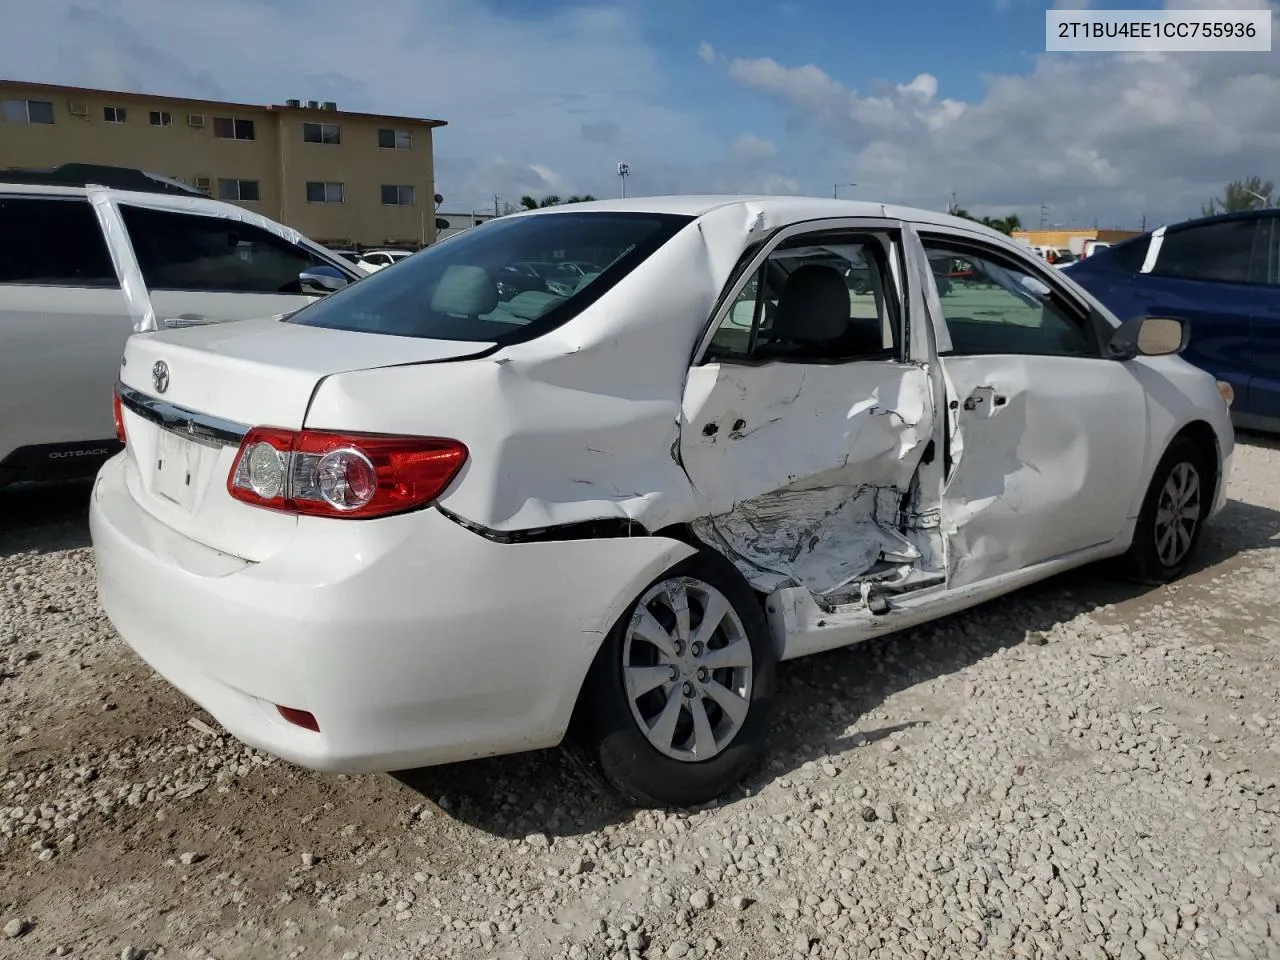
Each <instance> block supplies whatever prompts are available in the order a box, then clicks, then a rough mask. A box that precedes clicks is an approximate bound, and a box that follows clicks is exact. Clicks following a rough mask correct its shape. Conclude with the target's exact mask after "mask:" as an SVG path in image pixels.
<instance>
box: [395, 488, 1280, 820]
mask: <svg viewBox="0 0 1280 960" xmlns="http://www.w3.org/2000/svg"><path fill="white" fill-rule="evenodd" d="M1277 538H1280V511H1276V510H1270V509H1268V508H1265V507H1259V506H1255V505H1252V504H1247V503H1242V502H1240V501H1237V500H1232V501H1229V502H1228V503H1227V505H1226V507H1224V508H1223V511H1222V513H1221V514H1220V515H1219V517H1218V519H1217V520H1216V521H1215V522H1214V523H1213V524H1212V525H1211V526H1209V527H1207V528H1206V530H1205V535H1204V539H1203V540H1202V542H1201V545H1200V552H1199V554H1198V559H1197V562H1196V565H1195V567H1194V568H1193V569H1192V571H1191V573H1190V575H1194V574H1196V573H1198V572H1200V571H1202V570H1204V569H1205V568H1207V567H1212V566H1216V565H1217V564H1220V563H1222V562H1224V561H1226V560H1229V559H1231V558H1233V557H1235V556H1236V555H1237V554H1240V553H1242V552H1245V551H1249V550H1257V549H1262V548H1267V547H1274V546H1277V545H1280V539H1277ZM1151 591H1152V588H1150V587H1144V586H1140V585H1137V584H1134V583H1131V582H1128V581H1125V580H1123V579H1120V578H1119V577H1117V576H1116V575H1115V572H1114V571H1113V570H1112V569H1110V568H1109V567H1108V566H1107V565H1096V566H1092V567H1086V568H1084V569H1082V570H1077V571H1073V572H1070V573H1066V574H1062V575H1061V576H1058V577H1055V578H1053V579H1051V580H1046V581H1045V582H1044V583H1041V584H1036V585H1034V586H1031V587H1027V588H1025V589H1023V590H1021V591H1019V592H1017V593H1015V594H1012V595H1010V596H1007V597H1002V598H1000V599H997V600H992V601H990V602H988V603H986V604H983V605H982V606H980V607H977V608H975V609H973V610H969V611H966V612H964V613H960V614H956V615H954V616H951V617H947V618H943V619H941V620H938V621H935V622H934V623H931V624H926V625H924V626H921V627H916V628H913V629H910V630H906V631H903V632H902V633H899V634H893V635H890V636H887V637H881V638H878V639H876V640H871V641H868V642H867V643H864V644H860V645H858V646H855V647H850V648H846V649H844V650H836V651H833V652H831V653H826V654H821V655H818V656H813V657H805V658H803V659H800V660H794V661H790V662H788V663H784V664H782V665H781V666H780V668H779V670H778V688H777V694H776V696H775V698H774V718H773V723H772V726H771V729H770V735H769V741H768V746H767V748H766V753H765V758H764V761H763V763H762V764H761V765H760V766H759V767H758V768H757V769H756V770H755V771H754V772H753V773H752V774H750V775H749V776H748V777H747V779H746V781H745V782H744V784H743V787H744V788H745V790H746V791H750V792H751V793H755V792H757V791H759V790H760V789H762V788H763V787H765V786H767V785H768V784H769V783H771V782H772V781H773V780H775V779H776V778H778V777H781V776H786V775H787V774H788V773H790V772H792V771H795V770H797V769H798V768H800V767H801V766H802V765H803V764H805V763H806V762H808V761H810V760H819V759H821V758H823V757H826V756H829V755H830V756H839V755H844V754H847V753H849V752H851V751H854V750H863V749H867V748H868V747H872V746H874V745H875V744H876V741H878V740H882V739H884V738H886V737H888V736H890V735H891V734H893V733H896V732H898V731H900V730H905V729H908V728H909V727H912V726H918V725H921V724H922V723H927V722H928V721H927V719H924V720H922V719H921V718H920V717H919V715H913V716H911V717H891V718H889V722H887V723H885V722H883V721H881V723H882V725H880V726H876V727H868V726H866V725H865V718H866V717H867V715H868V714H870V713H872V712H873V711H876V710H878V709H880V708H881V706H882V705H883V704H884V703H885V701H886V700H888V699H889V698H890V697H892V696H893V695H894V694H896V693H899V692H901V691H903V690H906V689H908V688H910V687H913V686H916V685H917V684H920V683H924V682H926V681H929V680H932V679H934V678H936V677H939V676H943V675H950V674H954V673H957V672H959V671H962V670H964V669H965V668H967V667H969V666H971V665H972V664H974V663H977V662H978V661H980V660H983V659H985V658H987V657H989V656H991V655H992V654H994V653H995V652H996V651H997V650H1000V649H1002V648H1005V647H1012V646H1016V645H1018V644H1021V643H1023V642H1025V640H1026V639H1027V635H1028V634H1029V633H1039V632H1044V631H1047V630H1050V629H1051V628H1052V627H1054V626H1055V625H1056V624H1058V623H1061V622H1063V621H1065V620H1070V619H1071V618H1072V617H1075V616H1077V615H1079V614H1081V613H1088V612H1090V611H1094V610H1097V609H1098V608H1099V607H1103V606H1106V605H1109V604H1116V603H1123V602H1124V601H1127V600H1133V599H1135V598H1138V597H1140V596H1142V595H1143V594H1145V593H1148V592H1151ZM854 727H857V730H856V732H855V731H854V729H853V728H854ZM396 779H398V780H399V781H400V782H402V783H404V784H405V785H406V786H408V787H410V788H411V789H413V790H415V791H417V792H418V793H420V794H422V795H423V796H424V797H426V798H428V799H430V800H432V801H436V802H438V801H440V799H441V797H444V806H443V809H445V811H446V812H447V813H448V814H449V815H450V816H452V817H454V818H456V819H457V820H458V821H460V822H462V823H465V824H468V825H470V826H472V827H475V828H476V829H479V830H482V831H484V832H485V833H488V834H491V835H494V836H499V837H506V838H520V837H524V836H526V835H528V834H530V833H532V832H534V831H541V832H545V833H547V834H549V835H551V836H553V837H555V836H580V835H583V834H587V833H591V832H594V831H598V830H600V829H602V828H604V827H607V826H609V825H610V824H614V823H619V822H621V821H624V820H626V819H628V818H630V816H631V815H632V811H631V810H630V809H629V808H628V807H626V806H625V805H624V804H622V803H620V802H619V801H618V800H617V799H616V798H615V797H613V796H612V795H610V794H607V793H604V792H602V791H601V790H599V789H598V788H597V787H596V786H595V784H594V783H593V782H591V781H590V780H588V779H587V778H586V777H584V776H582V775H581V774H579V773H578V771H577V768H576V767H574V766H573V765H572V763H571V762H570V761H569V760H568V759H567V758H566V757H564V756H563V754H561V753H560V751H557V750H544V751H539V752H538V753H532V754H518V755H514V756H509V757H497V758H493V759H488V760H477V761H473V762H471V763H463V764H454V765H451V766H447V767H434V768H427V769H423V770H415V771H406V772H402V773H399V774H396ZM869 786H870V785H869ZM742 796H743V791H742V790H739V791H735V792H734V793H731V794H730V795H729V796H728V797H726V798H725V802H726V803H732V802H733V801H735V800H737V799H739V798H740V797H742Z"/></svg>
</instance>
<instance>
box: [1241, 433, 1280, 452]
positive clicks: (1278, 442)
mask: <svg viewBox="0 0 1280 960" xmlns="http://www.w3.org/2000/svg"><path fill="white" fill-rule="evenodd" d="M1236 443H1237V444H1239V445H1240V446H1245V447H1262V448H1263V449H1265V450H1280V436H1272V435H1271V434H1269V433H1255V432H1254V431H1252V430H1236Z"/></svg>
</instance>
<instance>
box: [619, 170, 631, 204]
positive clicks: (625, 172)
mask: <svg viewBox="0 0 1280 960" xmlns="http://www.w3.org/2000/svg"><path fill="white" fill-rule="evenodd" d="M629 176H631V164H629V163H619V164H618V179H619V180H621V181H622V199H623V200H625V199H627V177H629Z"/></svg>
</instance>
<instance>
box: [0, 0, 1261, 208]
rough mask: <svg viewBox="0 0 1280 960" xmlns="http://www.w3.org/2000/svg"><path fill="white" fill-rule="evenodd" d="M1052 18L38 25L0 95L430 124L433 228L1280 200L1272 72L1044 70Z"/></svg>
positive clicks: (728, 10)
mask: <svg viewBox="0 0 1280 960" xmlns="http://www.w3.org/2000/svg"><path fill="white" fill-rule="evenodd" d="M1057 2H1058V5H1059V6H1068V5H1070V6H1077V7H1078V6H1081V5H1082V4H1085V3H1087V2H1088V0H1074V2H1070V3H1068V0H1057ZM1168 4H1169V5H1176V6H1195V7H1198V8H1206V7H1215V6H1217V7H1243V8H1253V9H1265V8H1267V5H1266V2H1265V0H1195V2H1191V0H1168ZM1047 5H1048V4H1047V3H1046V0H1041V2H1039V3H1034V2H1030V0H964V2H956V0H951V2H942V0H903V2H900V3H897V4H883V3H871V2H869V0H845V2H834V0H380V2H379V4H378V5H377V7H376V8H375V7H366V6H365V5H362V4H357V3H353V2H351V0H306V2H303V0H202V2H200V3H196V2H195V0H44V2H42V3H40V4H38V5H30V6H27V7H25V8H24V14H23V17H24V21H30V22H29V23H28V24H27V29H25V30H23V31H4V32H3V33H0V70H3V71H4V75H6V76H8V77H11V78H15V79H30V80H42V81H49V82H55V83H66V84H82V85H86V86H102V87H107V88H111V89H129V90H136V91H150V92H155V93H163V94H176V95H189V96H203V97H209V98H214V99H232V100H244V101H249V102H276V103H278V102H281V101H283V100H284V99H287V98H289V97H300V98H303V99H313V98H314V99H332V100H337V101H338V102H339V105H340V107H346V108H350V109H355V110H370V111H385V112H390V113H403V114H411V115H419V116H431V117H437V118H440V119H444V120H447V121H448V122H449V126H448V127H445V128H444V129H442V130H440V131H439V132H438V135H437V138H436V144H435V154H436V180H437V189H438V190H439V191H440V192H441V193H442V194H444V196H445V198H446V200H445V204H444V206H445V208H447V209H449V210H466V209H470V208H476V207H486V206H487V207H489V208H492V206H493V197H494V195H497V196H498V197H500V198H501V200H502V201H505V202H513V201H517V200H518V199H519V197H520V196H521V195H522V194H525V193H532V194H546V193H557V194H560V195H567V194H570V193H583V192H590V193H593V194H597V195H612V194H615V193H616V192H617V189H618V181H617V177H616V174H615V170H616V164H617V162H618V161H619V160H626V161H628V162H629V163H630V164H631V168H632V177H631V180H630V192H631V193H636V194H638V193H693V192H734V193H761V192H764V193H806V194H817V195H826V196H829V195H830V192H831V187H832V184H833V183H835V182H842V183H843V182H848V181H856V182H857V183H858V187H857V188H856V190H849V191H848V195H855V196H861V197H866V198H872V199H878V200H887V201H893V202H900V203H910V204H914V205H918V206H924V207H930V208H942V207H945V206H946V204H947V202H948V201H949V200H950V197H951V193H952V191H955V193H956V195H957V198H958V200H959V201H960V203H961V204H962V205H964V206H966V207H967V208H969V209H970V210H971V211H973V212H975V213H992V214H1003V213H1007V212H1017V213H1019V214H1020V215H1021V216H1022V217H1023V219H1024V221H1028V222H1034V221H1035V220H1038V219H1039V215H1040V213H1039V211H1040V205H1041V203H1042V202H1043V203H1046V204H1048V205H1049V208H1050V213H1049V219H1050V221H1051V222H1070V223H1081V224H1083V223H1092V222H1093V221H1094V220H1095V219H1096V220H1097V221H1098V222H1099V223H1100V224H1101V225H1103V226H1127V225H1137V224H1138V223H1139V221H1140V218H1141V217H1142V216H1144V215H1145V216H1146V217H1147V218H1148V220H1149V221H1156V222H1159V221H1163V220H1169V219H1176V218H1179V217H1182V216H1187V215H1194V214H1196V213H1198V211H1199V208H1200V205H1201V204H1202V203H1203V202H1204V201H1206V200H1207V199H1208V198H1209V197H1210V196H1212V195H1214V194H1215V193H1217V192H1220V190H1221V187H1222V186H1223V185H1224V184H1225V183H1226V182H1227V181H1228V180H1230V179H1233V178H1236V177H1241V176H1248V175H1251V174H1258V175H1261V176H1263V177H1267V178H1271V179H1276V180H1280V160H1277V159H1276V158H1277V157H1280V58H1278V57H1277V56H1276V55H1275V54H1175V55H1165V56H1152V55H1144V56H1132V55H1131V56H1121V55H1112V54H1088V55H1086V54H1046V53H1045V52H1044V34H1045V27H1044V24H1045V9H1046V6H1047ZM1162 5H1164V4H1160V3H1151V2H1141V0H1128V2H1126V3H1123V4H1116V3H1106V4H1103V3H1100V2H1099V3H1095V4H1094V6H1097V7H1101V6H1106V7H1109V8H1113V9H1114V8H1117V7H1122V8H1124V9H1139V8H1152V9H1154V8H1157V7H1159V6H1162ZM1270 9H1272V11H1273V22H1274V16H1275V15H1274V10H1275V7H1274V6H1273V7H1271V8H1270ZM375 10H376V13H375V12H374V11H375ZM193 23H197V24H198V27H199V37H200V40H201V41H202V42H200V43H196V42H194V40H193V34H192V24H193Z"/></svg>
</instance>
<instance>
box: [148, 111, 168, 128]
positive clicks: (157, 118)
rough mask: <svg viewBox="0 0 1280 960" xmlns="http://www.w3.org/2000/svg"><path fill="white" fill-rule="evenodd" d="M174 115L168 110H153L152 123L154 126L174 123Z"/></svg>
mask: <svg viewBox="0 0 1280 960" xmlns="http://www.w3.org/2000/svg"><path fill="white" fill-rule="evenodd" d="M172 123H173V116H172V114H170V113H169V111H168V110H152V111H151V125H152V126H153V127H167V126H170V125H172Z"/></svg>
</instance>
